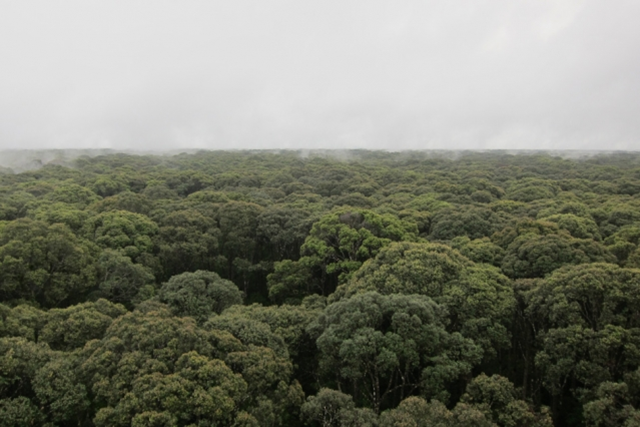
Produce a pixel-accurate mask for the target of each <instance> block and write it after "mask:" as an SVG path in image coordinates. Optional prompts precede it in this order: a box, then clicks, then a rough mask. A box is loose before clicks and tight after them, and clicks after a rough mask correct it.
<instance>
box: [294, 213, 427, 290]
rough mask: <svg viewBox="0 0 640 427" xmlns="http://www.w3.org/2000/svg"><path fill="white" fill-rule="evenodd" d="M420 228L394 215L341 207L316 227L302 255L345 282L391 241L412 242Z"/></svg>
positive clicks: (314, 226)
mask: <svg viewBox="0 0 640 427" xmlns="http://www.w3.org/2000/svg"><path fill="white" fill-rule="evenodd" d="M416 235H417V227H416V225H415V224H413V223H408V222H404V221H402V220H400V219H398V218H397V217H394V216H392V215H388V214H385V215H378V214H375V213H374V212H371V211H367V210H362V209H349V208H342V209H338V210H336V211H335V212H332V213H331V214H329V215H326V216H324V217H323V218H321V219H320V220H319V221H318V222H316V223H315V224H313V227H312V228H311V232H310V233H309V236H308V237H307V239H306V240H305V243H304V245H302V248H301V253H302V254H303V255H304V256H305V257H309V258H311V259H313V260H314V261H315V264H316V265H320V266H321V268H322V269H323V271H324V272H326V274H336V275H338V276H339V280H340V281H342V282H344V281H345V280H346V279H348V277H349V276H350V274H351V273H353V272H354V271H355V270H357V269H358V268H359V267H360V265H361V264H362V262H363V261H366V260H367V259H369V258H372V257H374V256H375V255H376V254H377V253H378V251H379V250H380V249H381V248H383V247H384V246H386V245H388V244H389V243H391V242H392V241H398V240H413V239H414V238H415V236H416Z"/></svg>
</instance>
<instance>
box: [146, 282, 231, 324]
mask: <svg viewBox="0 0 640 427" xmlns="http://www.w3.org/2000/svg"><path fill="white" fill-rule="evenodd" d="M158 298H159V300H160V301H161V302H164V303H167V304H168V305H169V307H171V309H172V310H173V312H174V313H175V314H176V315H178V316H191V317H194V318H195V319H197V320H199V321H204V320H205V319H207V318H208V317H209V316H210V315H211V314H213V313H218V314H219V313H222V311H223V310H224V309H225V308H227V307H230V306H232V305H234V304H242V293H241V292H240V290H238V287H237V286H236V285H234V284H233V283H232V282H230V281H229V280H225V279H222V278H221V277H220V276H218V275H217V274H216V273H214V272H212V271H203V270H198V271H196V272H194V273H182V274H179V275H177V276H173V277H172V278H171V279H169V281H168V282H166V283H164V284H163V285H162V287H161V288H160V290H159V291H158Z"/></svg>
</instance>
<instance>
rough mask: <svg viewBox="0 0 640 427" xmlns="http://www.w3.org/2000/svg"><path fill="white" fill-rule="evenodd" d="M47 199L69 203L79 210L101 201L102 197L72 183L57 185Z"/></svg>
mask: <svg viewBox="0 0 640 427" xmlns="http://www.w3.org/2000/svg"><path fill="white" fill-rule="evenodd" d="M47 198H48V199H49V200H51V201H52V202H62V203H68V204H70V205H75V206H77V207H78V208H85V207H87V206H88V205H90V204H91V203H93V202H96V201H98V200H100V197H99V196H98V195H97V194H95V193H94V192H93V191H91V190H90V189H88V188H86V187H83V186H81V185H78V184H75V183H71V182H66V183H64V184H61V185H57V186H56V187H54V189H53V191H52V192H51V193H49V194H48V195H47Z"/></svg>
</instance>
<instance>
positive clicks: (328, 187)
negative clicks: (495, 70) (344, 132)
mask: <svg viewBox="0 0 640 427" xmlns="http://www.w3.org/2000/svg"><path fill="white" fill-rule="evenodd" d="M639 245H640V156H638V155H635V154H628V153H626V154H623V155H609V156H597V157H591V158H586V159H579V160H570V159H562V158H559V157H552V156H549V155H517V156H513V155H507V154H500V153H494V154H479V153H465V154H462V155H461V156H460V157H459V158H456V159H446V158H433V157H429V156H428V155H426V154H424V153H399V154H391V153H383V152H366V151H363V152H354V153H350V159H349V160H348V161H347V160H340V159H337V158H332V157H328V156H321V155H311V156H308V157H301V156H299V155H298V154H297V153H294V152H289V153H287V152H283V153H267V152H235V153H234V152H201V153H196V154H183V155H176V156H171V157H160V156H134V155H124V154H113V155H103V156H98V157H93V158H91V157H81V158H78V159H76V160H75V161H73V162H72V163H71V164H69V165H67V166H62V165H45V166H44V167H42V168H40V169H38V170H33V171H27V172H22V173H12V172H11V171H10V170H7V169H4V170H3V171H1V172H0V301H1V302H2V304H0V426H36V425H43V426H44V425H46V426H130V425H131V426H136V427H142V426H154V427H155V426H158V427H160V426H202V427H204V426H302V425H306V426H352V427H355V426H380V427H391V426H402V427H411V426H415V427H422V426H442V427H449V426H451V427H453V426H455V427H464V426H500V427H511V426H513V427H515V426H529V427H534V426H535V427H545V426H552V425H556V426H583V425H584V426H627V427H632V426H640V247H639Z"/></svg>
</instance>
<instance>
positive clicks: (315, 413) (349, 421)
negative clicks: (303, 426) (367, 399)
mask: <svg viewBox="0 0 640 427" xmlns="http://www.w3.org/2000/svg"><path fill="white" fill-rule="evenodd" d="M300 416H301V418H302V420H303V421H306V422H308V423H314V424H315V425H320V426H322V427H343V426H349V427H369V426H377V417H376V415H375V413H374V412H373V411H371V410H370V409H368V408H356V406H355V404H354V403H353V398H352V397H351V396H349V395H347V394H344V393H341V392H339V391H337V390H331V389H328V388H321V389H320V391H319V392H318V394H316V395H315V396H309V397H308V398H307V401H306V403H305V404H304V405H302V407H301V408H300Z"/></svg>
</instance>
